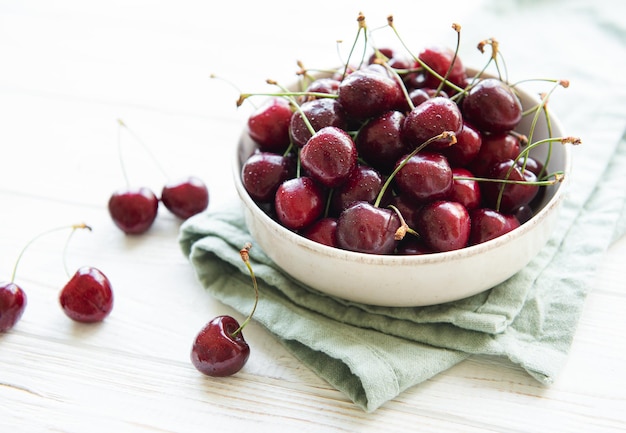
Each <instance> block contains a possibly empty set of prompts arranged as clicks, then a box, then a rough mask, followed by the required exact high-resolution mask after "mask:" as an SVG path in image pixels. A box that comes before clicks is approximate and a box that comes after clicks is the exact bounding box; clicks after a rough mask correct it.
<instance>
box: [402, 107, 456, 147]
mask: <svg viewBox="0 0 626 433" xmlns="http://www.w3.org/2000/svg"><path fill="white" fill-rule="evenodd" d="M462 126H463V117H462V115H461V111H460V110H459V107H458V106H457V104H456V103H455V102H454V101H452V100H450V99H449V98H444V97H443V96H436V97H434V98H430V99H428V100H426V101H424V102H422V103H421V104H420V105H418V106H416V107H415V108H413V109H412V110H411V111H410V112H409V113H408V114H407V115H406V119H405V120H404V124H403V127H402V139H403V140H404V142H405V143H406V145H407V146H409V148H410V149H411V150H413V149H415V148H416V147H417V146H419V145H421V144H422V143H424V142H425V141H427V140H429V139H431V138H433V137H435V136H437V135H439V134H441V133H443V132H445V131H449V132H452V133H454V134H458V133H459V132H461V128H462ZM449 145H450V141H449V140H445V139H444V140H437V141H435V142H433V143H432V144H431V145H430V147H431V148H435V149H438V148H444V147H448V146H449Z"/></svg>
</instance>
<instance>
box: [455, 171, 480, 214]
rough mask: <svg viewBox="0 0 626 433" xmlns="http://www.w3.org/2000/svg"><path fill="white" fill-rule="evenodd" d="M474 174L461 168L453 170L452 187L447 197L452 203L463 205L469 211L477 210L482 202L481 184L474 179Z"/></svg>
mask: <svg viewBox="0 0 626 433" xmlns="http://www.w3.org/2000/svg"><path fill="white" fill-rule="evenodd" d="M473 177H474V174H473V173H472V172H471V171H469V170H467V169H465V168H460V167H455V168H453V169H452V187H451V188H450V192H449V193H448V195H447V199H448V200H450V201H456V202H459V203H461V204H462V205H463V206H465V208H466V209H467V210H468V211H471V210H473V209H476V208H478V207H479V206H480V204H481V201H482V195H481V189H480V182H478V181H477V180H474V179H469V178H473Z"/></svg>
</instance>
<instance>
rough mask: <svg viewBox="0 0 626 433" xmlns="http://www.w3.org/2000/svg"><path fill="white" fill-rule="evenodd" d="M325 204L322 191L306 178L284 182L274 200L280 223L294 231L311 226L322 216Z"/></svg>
mask: <svg viewBox="0 0 626 433" xmlns="http://www.w3.org/2000/svg"><path fill="white" fill-rule="evenodd" d="M324 204H325V200H324V193H323V191H322V189H321V188H320V187H319V186H318V185H317V184H316V183H315V182H314V181H313V180H312V179H311V178H310V177H306V176H302V177H296V178H294V179H289V180H286V181H285V182H283V183H282V184H281V185H280V186H279V187H278V190H277V191H276V197H275V199H274V208H275V210H276V217H277V218H278V221H279V222H280V223H281V224H282V225H283V226H285V227H287V228H289V229H292V230H300V229H303V228H305V227H307V226H309V225H311V224H312V223H313V222H314V221H315V220H317V219H318V218H319V217H320V216H321V215H322V212H323V211H324Z"/></svg>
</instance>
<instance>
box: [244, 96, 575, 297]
mask: <svg viewBox="0 0 626 433" xmlns="http://www.w3.org/2000/svg"><path fill="white" fill-rule="evenodd" d="M519 96H520V99H521V102H522V106H523V107H524V108H525V109H526V108H529V107H532V106H534V105H535V104H537V103H538V102H539V100H538V98H537V97H535V96H533V95H530V94H528V93H525V92H520V95H519ZM551 123H552V132H553V136H555V137H558V136H561V135H562V128H561V125H560V123H559V122H558V120H557V119H556V118H555V117H554V116H552V118H551ZM529 129H530V118H529V116H526V117H525V118H524V119H523V120H522V123H521V125H520V127H518V128H517V130H518V131H519V132H527V131H529ZM546 137H547V128H546V125H545V121H543V120H542V119H540V121H539V122H538V124H537V127H536V129H535V132H534V134H533V141H536V140H539V139H541V138H546ZM254 148H255V144H254V142H253V141H252V140H251V139H250V138H249V137H248V135H247V133H246V132H244V133H243V134H242V137H241V141H240V143H239V146H238V148H237V152H236V153H235V155H234V161H233V176H234V181H235V186H236V189H237V192H238V194H239V196H240V198H241V201H242V204H243V209H244V214H245V221H246V224H247V226H248V229H249V230H250V233H251V235H252V237H253V238H254V240H255V241H256V243H257V244H258V245H259V246H260V247H261V248H262V249H263V250H264V251H265V253H266V254H267V255H268V256H269V257H270V258H271V259H272V260H273V261H274V262H275V263H276V264H277V265H278V266H279V267H280V268H282V269H283V270H284V271H285V272H286V273H287V274H289V275H291V276H292V277H293V278H295V279H296V280H298V281H300V282H302V283H304V284H306V285H307V286H309V287H311V288H313V289H316V290H318V291H320V292H323V293H326V294H328V295H332V296H336V297H339V298H343V299H345V300H349V301H354V302H359V303H364V304H371V305H379V306H405V307H410V306H425V305H433V304H440V303H444V302H449V301H454V300H458V299H462V298H465V297H468V296H471V295H475V294H477V293H480V292H483V291H485V290H487V289H490V288H491V287H493V286H495V285H497V284H499V283H501V282H503V281H505V280H506V279H508V278H510V277H511V276H513V275H514V274H516V273H517V272H519V271H520V270H521V269H522V268H524V267H525V266H526V265H527V264H528V263H529V262H530V260H531V259H532V258H533V257H534V256H535V255H536V254H537V253H538V252H539V250H541V248H542V247H544V245H545V244H546V243H547V241H548V239H549V237H550V235H551V233H552V231H553V229H554V227H555V224H557V221H558V213H559V212H558V211H559V208H560V205H561V203H562V200H563V197H564V194H565V191H566V189H567V185H568V183H569V182H568V179H569V173H570V170H571V153H570V149H569V148H570V146H568V145H565V146H563V145H561V144H559V143H555V144H554V145H553V146H552V155H551V158H550V164H549V167H548V171H549V172H552V171H556V170H562V171H563V172H564V173H565V179H564V181H563V182H561V183H559V184H556V185H553V186H550V187H548V188H547V191H546V194H545V196H544V199H543V202H542V204H541V208H540V210H538V211H537V212H536V213H535V216H534V217H533V218H532V219H530V220H529V221H527V222H526V223H525V224H523V225H521V226H520V227H519V228H517V229H515V230H513V231H511V232H509V233H507V234H505V235H503V236H500V237H498V238H496V239H493V240H491V241H488V242H485V243H482V244H478V245H475V246H471V247H467V248H464V249H460V250H456V251H450V252H444V253H433V254H425V255H415V256H392V255H388V256H387V255H372V254H363V253H356V252H351V251H345V250H341V249H337V248H331V247H328V246H325V245H322V244H319V243H317V242H313V241H310V240H308V239H306V238H304V237H302V236H300V235H298V234H296V233H293V232H291V231H289V230H287V229H286V228H284V227H282V226H281V225H280V224H278V223H277V222H276V221H274V220H272V219H271V218H270V217H269V216H268V215H267V214H266V213H264V212H263V211H262V210H261V209H260V208H259V207H258V206H257V205H256V204H255V203H254V201H253V200H252V199H251V198H250V196H249V195H248V193H247V192H246V190H245V189H244V187H243V184H242V182H241V167H242V162H243V161H245V159H246V158H247V157H248V156H249V155H250V154H251V153H252V152H253V150H254ZM547 149H548V147H547V146H539V147H538V148H536V149H533V151H531V155H532V156H535V157H538V158H539V160H540V161H542V160H544V158H545V156H546V152H547Z"/></svg>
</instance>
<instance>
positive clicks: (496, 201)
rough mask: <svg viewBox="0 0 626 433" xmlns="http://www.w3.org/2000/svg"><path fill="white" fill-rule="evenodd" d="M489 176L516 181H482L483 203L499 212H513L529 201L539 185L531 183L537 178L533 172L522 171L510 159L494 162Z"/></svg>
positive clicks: (533, 196) (537, 190) (535, 193)
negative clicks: (504, 182) (503, 182)
mask: <svg viewBox="0 0 626 433" xmlns="http://www.w3.org/2000/svg"><path fill="white" fill-rule="evenodd" d="M489 177H490V178H493V179H500V180H507V181H512V182H517V183H508V184H502V183H500V182H483V183H482V186H481V191H482V195H483V199H484V203H485V205H486V206H487V207H490V208H492V209H496V210H498V211H500V212H504V213H511V212H515V210H516V209H517V208H519V207H520V206H523V205H526V204H528V203H530V202H531V201H532V199H533V198H535V196H536V195H537V193H538V192H539V186H538V185H536V184H533V182H536V180H537V177H536V176H535V174H534V173H533V172H532V171H530V170H524V171H523V173H522V169H521V168H520V167H519V166H518V165H517V164H516V163H515V162H514V161H513V160H512V159H508V160H506V161H503V162H500V163H498V164H496V165H495V166H494V167H493V169H492V170H491V171H490V172H489Z"/></svg>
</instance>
